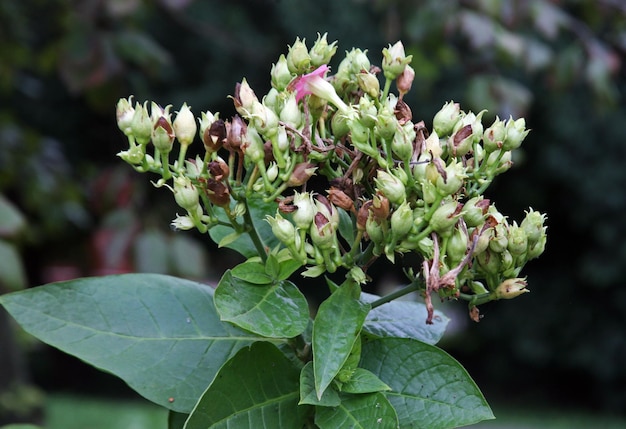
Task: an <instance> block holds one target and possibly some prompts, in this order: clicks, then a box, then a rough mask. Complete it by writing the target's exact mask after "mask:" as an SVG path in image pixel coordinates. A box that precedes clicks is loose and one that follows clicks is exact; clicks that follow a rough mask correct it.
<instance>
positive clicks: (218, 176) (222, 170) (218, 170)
mask: <svg viewBox="0 0 626 429" xmlns="http://www.w3.org/2000/svg"><path fill="white" fill-rule="evenodd" d="M208 169H209V173H211V176H213V178H214V179H215V180H217V181H218V182H221V181H222V180H223V179H224V178H225V177H228V175H229V174H230V169H229V168H228V164H226V163H225V162H224V160H223V159H221V158H218V159H217V160H216V161H211V162H209V164H208Z"/></svg>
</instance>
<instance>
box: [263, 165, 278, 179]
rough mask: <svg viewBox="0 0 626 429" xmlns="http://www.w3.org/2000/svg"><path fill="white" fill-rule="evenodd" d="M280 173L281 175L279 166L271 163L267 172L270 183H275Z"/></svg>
mask: <svg viewBox="0 0 626 429" xmlns="http://www.w3.org/2000/svg"><path fill="white" fill-rule="evenodd" d="M278 173H279V168H278V164H276V163H275V162H270V165H269V167H267V170H266V171H265V175H266V176H267V180H268V181H270V182H274V180H276V178H277V177H278Z"/></svg>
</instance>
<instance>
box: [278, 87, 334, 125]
mask: <svg viewBox="0 0 626 429" xmlns="http://www.w3.org/2000/svg"><path fill="white" fill-rule="evenodd" d="M335 116H337V115H335ZM302 119H303V118H302V112H301V111H300V108H298V101H297V100H296V94H295V93H291V94H290V95H289V97H287V100H285V104H284V105H283V108H282V109H281V111H280V120H281V121H283V122H284V123H286V124H289V125H291V126H292V127H294V128H299V127H300V125H301V124H302Z"/></svg>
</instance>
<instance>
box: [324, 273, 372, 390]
mask: <svg viewBox="0 0 626 429" xmlns="http://www.w3.org/2000/svg"><path fill="white" fill-rule="evenodd" d="M358 291H360V287H359V285H357V284H356V283H354V282H346V283H344V285H343V286H341V287H340V288H339V289H337V290H336V291H335V292H334V293H333V294H332V295H331V296H330V297H328V299H326V301H324V302H323V303H322V304H321V305H320V307H319V310H318V312H317V316H316V317H315V321H314V322H313V369H314V374H315V391H316V392H317V398H318V399H321V397H322V394H323V393H324V391H325V390H326V388H327V387H328V385H329V384H330V382H331V381H332V380H333V378H335V376H336V375H337V373H338V372H339V370H341V368H342V366H343V364H344V363H345V362H346V360H347V359H348V356H349V355H350V352H351V350H352V346H353V345H354V342H355V341H356V339H357V337H358V336H359V333H360V332H361V326H362V325H363V322H364V320H365V316H366V315H367V312H368V311H369V308H370V307H369V305H368V304H365V303H363V302H361V301H359V300H358V299H357V298H355V297H354V295H355V292H358Z"/></svg>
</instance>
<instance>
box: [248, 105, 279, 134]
mask: <svg viewBox="0 0 626 429" xmlns="http://www.w3.org/2000/svg"><path fill="white" fill-rule="evenodd" d="M251 113H252V115H251V116H252V117H251V120H252V123H253V124H254V127H255V128H256V129H257V131H258V132H260V133H261V134H263V136H265V138H271V137H272V136H274V135H275V134H276V132H277V128H278V116H276V113H275V112H274V111H273V110H272V109H270V108H269V107H267V106H266V105H265V104H263V103H260V102H259V103H252V112H251Z"/></svg>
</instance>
